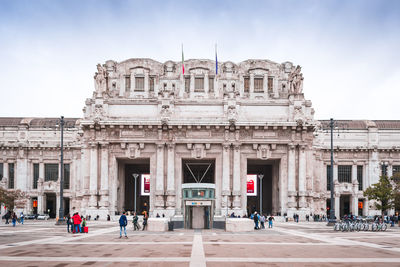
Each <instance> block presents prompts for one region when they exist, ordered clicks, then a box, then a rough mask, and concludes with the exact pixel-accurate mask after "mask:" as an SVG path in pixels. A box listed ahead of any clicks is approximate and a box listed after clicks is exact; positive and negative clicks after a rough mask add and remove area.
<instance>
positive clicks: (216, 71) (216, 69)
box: [215, 44, 218, 75]
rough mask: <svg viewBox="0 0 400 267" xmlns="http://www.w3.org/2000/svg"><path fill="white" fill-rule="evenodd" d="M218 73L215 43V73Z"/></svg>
mask: <svg viewBox="0 0 400 267" xmlns="http://www.w3.org/2000/svg"><path fill="white" fill-rule="evenodd" d="M217 74H218V57H217V44H215V75H217Z"/></svg>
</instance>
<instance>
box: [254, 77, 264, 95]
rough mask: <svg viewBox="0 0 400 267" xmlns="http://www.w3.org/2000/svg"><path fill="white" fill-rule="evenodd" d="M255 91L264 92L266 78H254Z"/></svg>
mask: <svg viewBox="0 0 400 267" xmlns="http://www.w3.org/2000/svg"><path fill="white" fill-rule="evenodd" d="M254 92H256V93H262V92H264V79H263V78H254Z"/></svg>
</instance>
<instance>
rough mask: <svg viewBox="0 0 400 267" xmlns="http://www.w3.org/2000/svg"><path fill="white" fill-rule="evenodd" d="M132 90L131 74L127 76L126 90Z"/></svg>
mask: <svg viewBox="0 0 400 267" xmlns="http://www.w3.org/2000/svg"><path fill="white" fill-rule="evenodd" d="M130 90H131V76H129V75H128V76H125V92H129V91H130Z"/></svg>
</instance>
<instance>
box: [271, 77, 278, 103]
mask: <svg viewBox="0 0 400 267" xmlns="http://www.w3.org/2000/svg"><path fill="white" fill-rule="evenodd" d="M272 88H273V92H274V98H279V88H278V77H272Z"/></svg>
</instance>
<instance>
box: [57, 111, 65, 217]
mask: <svg viewBox="0 0 400 267" xmlns="http://www.w3.org/2000/svg"><path fill="white" fill-rule="evenodd" d="M60 127H61V156H60V157H61V159H60V161H61V163H60V210H59V215H58V224H63V223H65V222H64V116H61V119H60Z"/></svg>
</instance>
